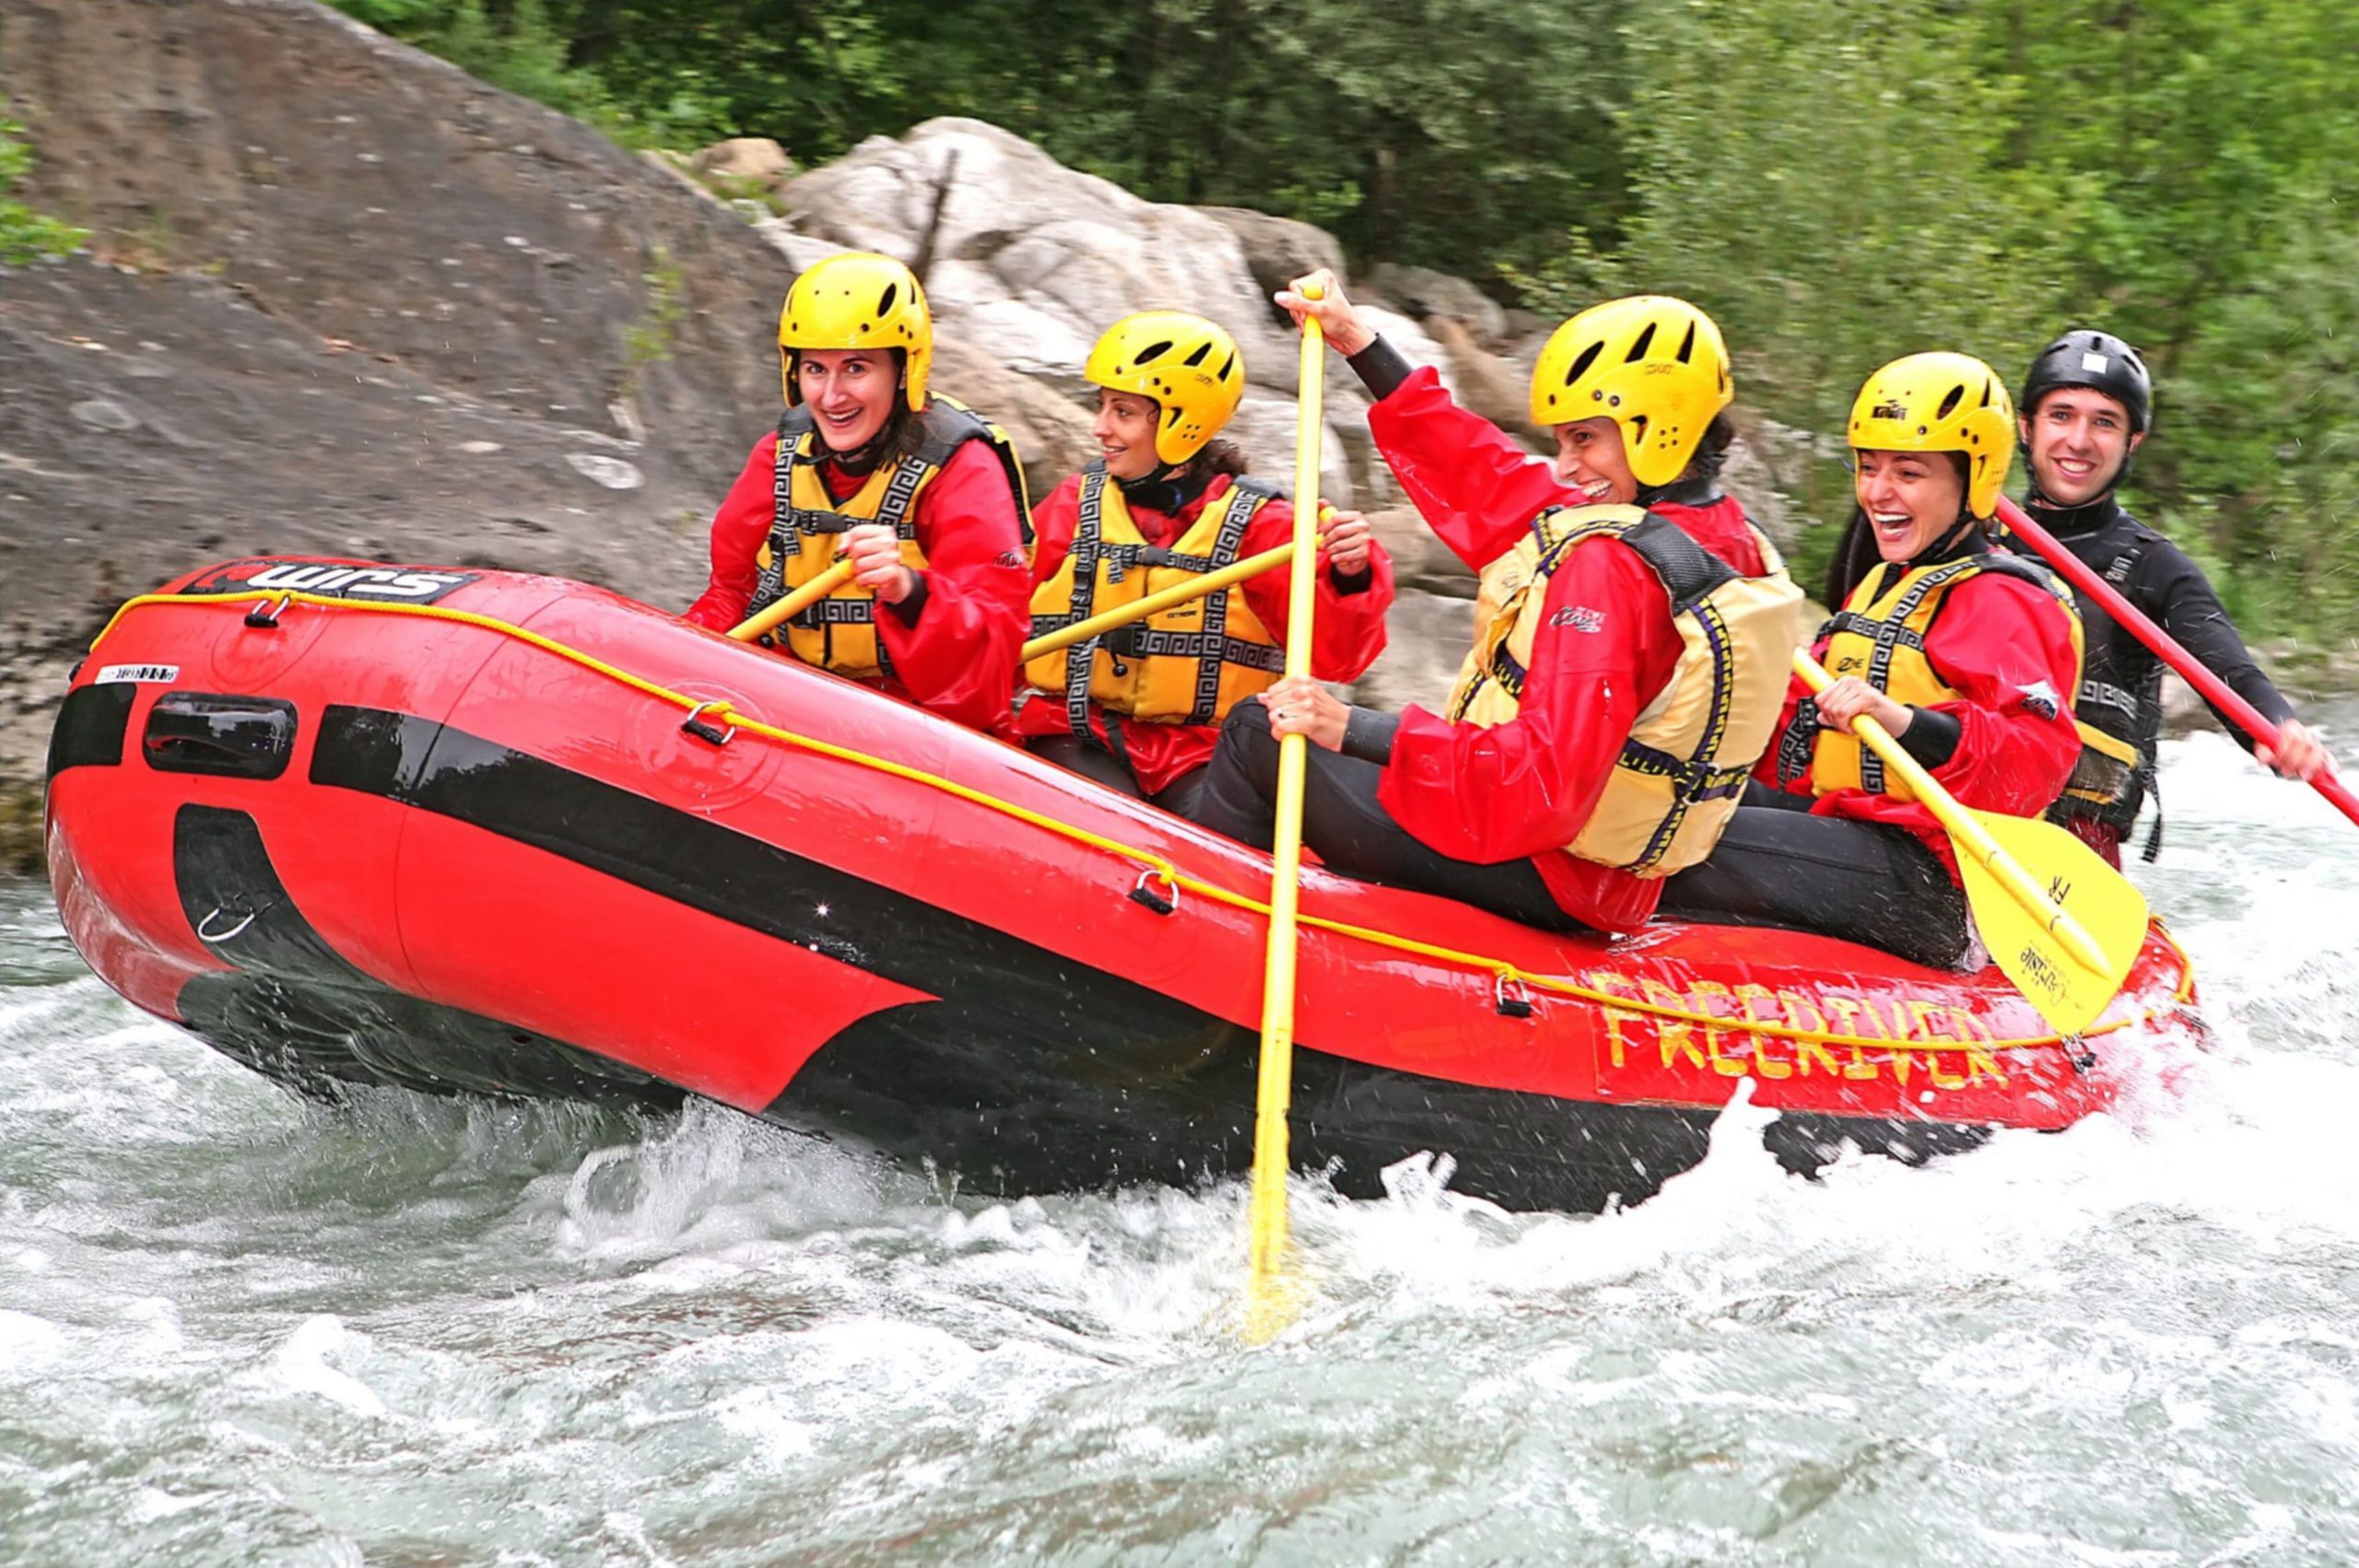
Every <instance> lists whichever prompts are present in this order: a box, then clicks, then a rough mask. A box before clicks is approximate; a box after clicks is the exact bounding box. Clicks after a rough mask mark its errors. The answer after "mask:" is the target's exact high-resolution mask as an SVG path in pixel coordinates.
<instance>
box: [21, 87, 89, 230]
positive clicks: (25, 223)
mask: <svg viewBox="0 0 2359 1568" xmlns="http://www.w3.org/2000/svg"><path fill="white" fill-rule="evenodd" d="M6 110H7V104H6V101H5V100H0V262H6V263H8V264H9V265H10V266H23V265H24V264H25V263H28V262H31V261H36V260H38V259H40V258H41V257H43V256H62V255H64V254H65V253H66V252H68V251H71V250H73V249H74V248H75V247H76V246H77V245H79V244H81V243H82V241H83V240H87V239H88V238H89V237H90V236H89V230H88V229H85V228H75V227H74V226H73V225H72V224H70V223H61V222H59V221H58V220H57V219H56V218H53V217H51V216H47V215H46V214H42V213H37V212H35V211H33V209H32V208H30V207H29V206H27V205H25V204H24V203H22V202H20V201H18V200H17V199H16V197H15V196H14V194H13V193H14V192H15V190H16V189H17V187H18V184H20V183H21V182H22V181H23V180H24V178H25V176H26V175H27V174H29V173H30V172H31V171H32V167H33V149H32V148H30V147H29V146H26V145H25V144H24V143H23V142H22V141H21V140H19V139H18V138H19V137H21V136H22V135H24V133H25V128H24V126H22V125H20V124H18V123H17V122H16V121H14V120H11V119H9V118H8V116H7V113H6Z"/></svg>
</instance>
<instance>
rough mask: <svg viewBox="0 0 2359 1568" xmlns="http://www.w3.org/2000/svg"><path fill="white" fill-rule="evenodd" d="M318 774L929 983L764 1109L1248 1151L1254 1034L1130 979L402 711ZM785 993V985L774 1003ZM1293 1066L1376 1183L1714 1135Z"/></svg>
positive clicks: (1059, 1183) (837, 1047) (1643, 1113)
mask: <svg viewBox="0 0 2359 1568" xmlns="http://www.w3.org/2000/svg"><path fill="white" fill-rule="evenodd" d="M311 780H312V782H313V783H315V784H321V785H325V786H330V787H333V788H337V789H346V790H360V791H363V792H365V793H369V794H372V795H377V796H381V797H382V798H384V799H387V800H391V801H395V802H400V803H402V804H404V805H407V806H411V807H414V808H417V809H419V810H423V811H430V812H433V813H437V814H439V815H442V816H446V817H449V818H452V819H453V820H456V821H460V822H464V823H466V824H468V825H472V826H475V827H479V828H482V829H484V830H485V831H487V832H490V833H496V834H498V835H499V836H500V837H506V838H511V839H514V840H516V841H517V842H520V843H524V844H529V845H532V846H533V847H534V848H540V849H543V850H546V852H548V853H550V854H553V855H557V856H560V857H562V858H564V859H566V860H572V861H574V862H575V863H577V864H580V865H583V866H587V867H590V868H592V869H593V870H596V871H599V872H604V873H605V874H607V875H610V876H614V877H616V878H618V879H620V880H622V881H624V882H628V883H631V884H632V885H634V886H637V887H640V888H643V889H645V890H647V891H648V892H651V893H653V894H656V895H660V896H663V897H665V898H669V899H673V900H675V901H676V902H678V903H681V904H685V905H687V906H688V907H692V908H696V909H700V910H703V911H704V912H706V913H708V914H710V915H713V916H715V917H716V918H718V919H725V920H728V921H730V922H732V923H733V924H736V925H740V926H744V927H745V928H747V929H750V930H757V931H760V932H762V933H764V934H766V935H769V936H773V937H776V938H778V939H780V940H781V941H785V942H795V943H797V944H799V945H803V946H805V947H809V948H812V949H814V950H816V951H818V952H821V953H825V954H828V955H830V956H832V957H835V958H837V959H839V960H840V961H842V962H844V963H846V964H850V965H855V966H857V967H859V968H863V969H866V970H869V971H871V972H872V973H875V974H879V975H883V976H885V977H887V978H890V979H893V980H896V981H898V982H899V983H901V984H903V985H906V986H908V987H910V989H915V990H919V991H923V992H926V993H929V994H930V995H932V996H933V998H934V999H936V1000H930V1001H922V1002H914V1003H910V1004H908V1005H903V1006H898V1007H888V1008H885V1009H883V1010H881V1011H879V1012H874V1013H871V1014H869V1015H867V1016H866V1017H863V1018H862V1019H860V1020H858V1021H857V1022H855V1023H854V1024H851V1026H850V1027H848V1028H846V1029H844V1030H843V1031H841V1032H840V1033H839V1034H838V1035H837V1036H835V1037H834V1038H833V1039H831V1040H829V1041H828V1042H827V1044H826V1045H825V1046H823V1047H821V1048H820V1049H819V1050H818V1051H817V1052H816V1053H815V1054H814V1056H813V1057H812V1059H810V1061H808V1062H807V1063H806V1064H805V1065H804V1069H803V1071H801V1072H799V1073H798V1074H797V1075H796V1076H795V1079H794V1081H793V1082H792V1083H790V1084H789V1085H788V1086H787V1088H786V1090H785V1092H784V1093H783V1094H780V1097H779V1099H778V1101H777V1102H776V1103H774V1104H773V1105H772V1106H770V1107H769V1115H770V1116H771V1117H774V1118H778V1119H785V1120H792V1121H808V1120H809V1119H811V1118H812V1117H815V1116H816V1117H821V1118H824V1119H825V1120H826V1121H827V1122H828V1123H830V1124H833V1125H837V1126H843V1127H848V1128H851V1129H853V1130H855V1131H857V1132H859V1133H861V1134H862V1135H863V1136H864V1137H867V1138H869V1139H871V1140H873V1141H875V1142H877V1143H878V1144H880V1145H882V1146H883V1147H885V1148H886V1150H887V1151H889V1152H891V1153H896V1154H898V1155H900V1156H902V1157H904V1158H907V1159H910V1160H919V1159H932V1160H933V1161H936V1162H938V1163H939V1164H943V1165H945V1166H948V1167H950V1168H952V1169H955V1170H957V1172H958V1173H959V1176H960V1179H961V1181H962V1182H964V1183H965V1184H967V1185H968V1187H969V1188H984V1189H998V1190H1003V1191H1008V1192H1026V1191H1030V1192H1039V1191H1054V1190H1059V1189H1070V1188H1074V1187H1076V1186H1087V1185H1095V1184H1101V1183H1108V1182H1121V1181H1138V1180H1162V1181H1170V1180H1180V1181H1187V1180H1191V1179H1193V1178H1195V1177H1198V1176H1203V1175H1204V1174H1207V1173H1212V1174H1226V1173H1231V1172H1235V1171H1238V1170H1241V1169H1243V1168H1244V1167H1245V1166H1246V1164H1247V1163H1248V1162H1249V1160H1250V1153H1251V1148H1252V1126H1251V1121H1252V1112H1253V1098H1254V1096H1253V1070H1254V1068H1253V1063H1254V1052H1253V1048H1252V1040H1253V1036H1252V1034H1251V1032H1250V1031H1248V1030H1243V1029H1239V1028H1237V1027H1236V1026H1234V1025H1232V1024H1227V1023H1226V1022H1225V1021H1224V1020H1221V1019H1219V1018H1215V1017H1214V1016H1213V1015H1211V1014H1209V1013H1206V1012H1202V1011H1200V1010H1198V1009H1196V1008H1193V1007H1191V1006H1188V1005H1187V1004H1185V1003H1183V1002H1180V1001H1177V1000H1173V999H1172V998H1170V997H1168V996H1166V995H1164V994H1163V993H1161V992H1159V991H1156V990H1153V989H1149V988H1148V987H1145V986H1143V985H1140V984H1138V983H1137V982H1135V981H1133V980H1130V979H1127V978H1124V977H1121V976H1119V975H1111V974H1108V973H1106V972H1105V971H1103V970H1100V969H1097V968H1095V967H1093V966H1091V965H1086V964H1082V963H1079V962H1077V961H1075V960H1073V959H1070V958H1067V957H1065V956H1064V955H1063V954H1059V953H1056V952H1054V951H1052V950H1050V949H1047V948H1043V947H1039V946H1035V945H1034V944H1032V943H1030V942H1025V941H1023V940H1021V939H1019V938H1016V937H1014V936H1011V935H1009V934H1008V933H1007V932H1005V931H1003V930H998V929H997V928H995V927H992V926H989V925H985V924H982V923H980V922H977V921H973V920H968V919H964V918H963V917H960V916H957V915H955V914H952V913H951V912H950V911H948V910H945V909H942V908H940V907H936V906H934V905H931V904H928V903H926V902H925V901H924V900H922V899H919V898H914V897H910V896H909V895H905V894H900V893H897V892H894V891H893V890H891V889H888V888H884V887H880V886H878V885H876V884H875V883H869V882H866V881H863V879H861V878H859V877H855V876H852V875H851V874H850V873H848V872H843V871H840V870H839V869H837V868H835V867H832V866H828V865H827V864H825V863H823V862H820V861H817V860H811V859H808V858H806V857H804V856H802V855H798V854H795V853H793V852H792V851H791V850H788V849H785V848H780V847H779V846H776V845H773V844H769V843H766V842H764V841H762V840H760V839H758V838H755V837H751V836H749V835H746V834H743V833H739V832H737V831H735V830H734V829H732V828H729V827H725V826H722V825H719V824H716V823H714V822H711V821H710V820H708V819H706V818H703V817H699V816H696V815H693V814H691V813H687V812H683V811H678V810H675V809H674V808H672V807H670V806H666V805H663V804H661V803H659V802H653V801H650V800H648V799H646V798H644V797H642V796H640V795H635V794H632V793H631V792H630V791H628V790H622V789H619V788H617V787H616V786H614V785H610V784H606V783H604V782H602V781H600V780H598V779H594V778H588V777H585V776H583V775H581V774H579V773H575V772H573V771H571V770H570V769H568V768H565V767H562V766H557V765H556V764H554V763H550V762H546V761H544V760H542V759H540V758H537V757H532V756H527V755H523V754H522V753H520V752H516V751H513V750H511V749H510V748H508V747H505V746H501V745H498V744H495V743H491V742H488V741H486V740H484V739H482V738H480V737H478V736H475V735H470V734H467V733H465V732H464V731H459V730H455V729H452V728H449V727H446V726H440V725H437V724H435V723H433V722H431V721H430V720H423V719H418V718H415V717H411V716H409V715H405V714H400V713H392V712H386V711H382V710H379V709H371V708H353V707H342V706H338V707H332V708H328V709H327V710H326V711H325V713H323V715H322V717H321V720H320V738H319V743H318V745H317V747H316V749H315V751H314V753H313V757H312V763H311ZM1108 900H1109V918H1115V916H1114V911H1116V910H1118V909H1119V908H1121V907H1127V906H1124V905H1123V904H1122V901H1121V895H1120V894H1119V893H1113V892H1109V895H1108ZM823 908H824V910H825V913H824V914H823V913H821V910H822V909H823ZM736 978H737V979H738V980H739V981H741V982H750V983H755V984H759V983H761V980H762V977H760V976H758V975H756V976H741V977H736ZM793 1005H794V999H793V997H792V995H790V994H787V993H786V992H784V991H781V992H780V996H779V1007H780V1011H781V1012H782V1013H784V1012H790V1011H791V1010H792V1007H793ZM1306 1044H1307V1045H1309V1044H1310V1043H1306ZM1295 1062H1296V1089H1295V1106H1296V1112H1297V1124H1296V1133H1295V1140H1294V1147H1295V1152H1296V1154H1297V1160H1298V1162H1300V1163H1304V1164H1311V1165H1314V1166H1315V1165H1317V1164H1320V1163H1322V1162H1323V1161H1325V1160H1327V1159H1328V1158H1329V1157H1330V1156H1340V1157H1342V1158H1343V1160H1344V1170H1343V1171H1341V1172H1339V1173H1338V1181H1339V1185H1341V1186H1342V1187H1343V1188H1344V1190H1346V1191H1352V1192H1361V1193H1369V1192H1374V1191H1377V1190H1379V1187H1378V1180H1377V1177H1378V1172H1379V1169H1380V1167H1381V1166H1382V1165H1384V1164H1390V1163H1391V1161H1393V1160H1397V1159H1399V1158H1401V1157H1402V1156H1403V1155H1404V1154H1408V1153H1414V1152H1416V1151H1417V1150H1419V1149H1423V1148H1431V1147H1436V1146H1441V1147H1445V1148H1447V1149H1449V1151H1450V1152H1451V1153H1453V1154H1454V1155H1455V1156H1456V1157H1457V1159H1458V1162H1459V1180H1458V1187H1459V1189H1460V1190H1461V1191H1467V1192H1472V1193H1474V1194H1476V1195H1479V1196H1484V1197H1493V1198H1496V1199H1499V1200H1500V1201H1503V1202H1509V1203H1515V1204H1519V1205H1524V1206H1530V1205H1535V1204H1537V1205H1543V1206H1549V1207H1570V1208H1596V1207H1598V1206H1600V1205H1601V1204H1602V1203H1603V1202H1604V1201H1605V1200H1606V1199H1607V1198H1608V1197H1609V1196H1612V1195H1615V1194H1618V1195H1620V1196H1621V1197H1622V1198H1623V1199H1624V1200H1625V1201H1631V1202H1635V1201H1637V1199H1640V1198H1642V1197H1644V1196H1646V1195H1647V1194H1649V1193H1650V1192H1652V1191H1653V1190H1654V1188H1655V1187H1656V1186H1657V1185H1658V1184H1659V1183H1660V1182H1661V1180H1662V1179H1663V1178H1664V1177H1665V1176H1671V1175H1672V1174H1675V1173H1676V1172H1677V1171H1680V1170H1683V1169H1684V1168H1686V1167H1687V1166H1688V1165H1691V1164H1694V1163H1695V1162H1696V1160H1697V1159H1699V1158H1701V1157H1702V1154H1703V1152H1704V1132H1705V1129H1706V1128H1707V1126H1708V1124H1709V1122H1710V1119H1711V1118H1710V1117H1709V1116H1708V1114H1706V1113H1701V1112H1696V1113H1690V1112H1681V1111H1663V1110H1660V1109H1655V1108H1651V1107H1649V1108H1646V1109H1637V1108H1632V1107H1626V1106H1597V1105H1590V1104H1587V1103H1583V1102H1578V1101H1570V1100H1558V1099H1555V1098H1552V1097H1550V1096H1547V1095H1543V1094H1503V1093H1500V1092H1497V1091H1492V1090H1485V1089H1477V1088H1474V1087H1472V1086H1469V1085H1464V1084H1456V1083H1449V1082H1441V1081H1438V1080H1435V1079H1430V1078H1423V1077H1419V1076H1417V1075H1414V1074H1411V1073H1402V1072H1392V1071H1386V1070H1382V1069H1377V1068H1370V1067H1367V1066H1365V1065H1363V1064H1360V1063H1356V1062H1350V1061H1345V1060H1344V1059H1340V1058H1336V1057H1332V1056H1326V1055H1323V1054H1321V1053H1320V1052H1318V1051H1317V1050H1316V1049H1315V1048H1306V1049H1305V1050H1303V1051H1300V1052H1297V1055H1296V1058H1295Z"/></svg>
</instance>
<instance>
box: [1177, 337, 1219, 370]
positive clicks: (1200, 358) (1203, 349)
mask: <svg viewBox="0 0 2359 1568" xmlns="http://www.w3.org/2000/svg"><path fill="white" fill-rule="evenodd" d="M1212 351H1213V344H1212V339H1210V338H1206V339H1205V340H1204V341H1203V342H1202V343H1200V344H1198V345H1196V352H1194V353H1193V354H1191V355H1190V356H1188V357H1187V358H1185V359H1182V360H1181V361H1180V363H1181V364H1182V365H1186V366H1189V367H1191V368H1193V367H1195V366H1198V365H1201V364H1203V362H1204V356H1205V355H1207V354H1210V353H1211V352H1212Z"/></svg>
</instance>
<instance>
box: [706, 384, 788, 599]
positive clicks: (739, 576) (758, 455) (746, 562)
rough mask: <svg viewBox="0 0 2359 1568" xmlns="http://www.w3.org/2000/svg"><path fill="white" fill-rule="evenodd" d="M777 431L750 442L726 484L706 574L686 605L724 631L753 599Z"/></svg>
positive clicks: (774, 500) (774, 499)
mask: <svg viewBox="0 0 2359 1568" xmlns="http://www.w3.org/2000/svg"><path fill="white" fill-rule="evenodd" d="M777 466H778V432H776V431H775V430H773V431H772V432H770V433H769V435H767V436H764V437H763V438H762V439H760V440H758V441H756V442H755V443H754V451H753V455H752V456H750V457H748V458H747V459H746V460H745V468H744V469H743V470H741V471H740V472H739V473H738V475H737V483H735V484H734V485H732V486H730V487H729V494H728V495H727V496H726V497H724V498H723V499H722V503H721V509H720V510H719V511H718V512H715V513H714V514H713V518H712V575H711V578H710V580H709V581H708V583H707V584H706V587H705V591H704V592H703V593H702V594H701V595H700V596H698V600H697V602H696V603H693V604H691V605H689V606H688V610H687V616H686V618H687V619H688V620H690V621H693V622H695V623H696V624H697V625H698V626H710V627H711V628H712V629H713V630H714V631H717V632H725V631H727V630H729V628H730V627H732V626H736V625H737V624H738V623H740V622H742V621H743V620H745V607H746V606H747V605H749V604H751V603H753V602H754V581H755V579H756V577H757V575H758V574H759V571H760V568H759V567H758V565H757V558H758V557H759V556H760V555H761V549H762V542H763V541H764V540H766V539H768V538H769V535H770V519H771V517H772V515H773V514H774V513H775V512H776V510H777V506H778V496H777V481H776V477H775V475H776V472H777Z"/></svg>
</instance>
